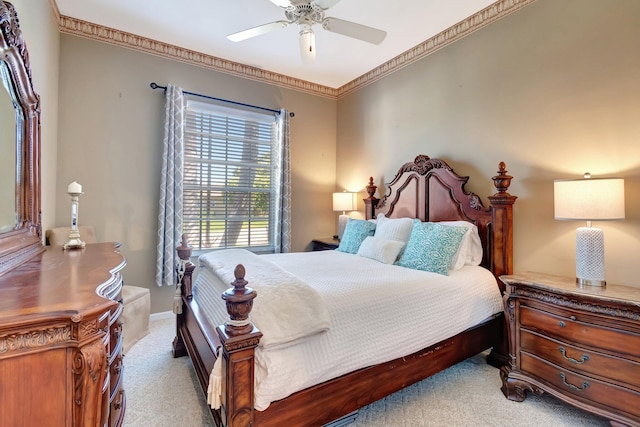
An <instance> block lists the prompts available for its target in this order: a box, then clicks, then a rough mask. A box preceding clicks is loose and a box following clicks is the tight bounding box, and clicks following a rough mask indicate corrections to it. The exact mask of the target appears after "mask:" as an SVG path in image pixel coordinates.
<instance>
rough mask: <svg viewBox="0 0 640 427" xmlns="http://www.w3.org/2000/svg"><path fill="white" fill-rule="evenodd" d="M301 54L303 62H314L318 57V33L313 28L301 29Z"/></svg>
mask: <svg viewBox="0 0 640 427" xmlns="http://www.w3.org/2000/svg"><path fill="white" fill-rule="evenodd" d="M299 41H300V56H301V57H302V60H303V62H313V61H315V59H316V35H315V34H314V33H313V30H312V29H311V28H304V29H301V30H300V39H299Z"/></svg>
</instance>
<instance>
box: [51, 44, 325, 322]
mask: <svg viewBox="0 0 640 427" xmlns="http://www.w3.org/2000/svg"><path fill="white" fill-rule="evenodd" d="M151 82H156V83H158V84H160V85H166V84H167V82H169V83H172V84H175V85H178V86H181V87H182V88H183V89H184V90H187V91H190V92H196V93H201V94H206V95H210V96H215V97H220V98H225V99H232V100H234V101H239V102H244V103H249V104H254V105H260V106H265V107H269V108H280V107H284V108H287V109H289V110H290V111H293V112H294V113H295V117H294V118H292V119H291V159H292V209H293V215H292V235H293V244H292V248H293V250H296V251H301V250H304V249H305V248H306V247H307V245H308V244H309V243H310V241H311V240H312V239H313V238H314V237H317V236H324V235H327V234H330V233H332V232H333V228H334V225H333V224H334V222H333V221H334V215H333V212H332V211H331V196H330V194H331V192H332V191H333V189H334V186H335V152H336V147H335V139H336V108H337V103H336V101H335V100H329V99H326V98H320V97H316V96H311V95H306V94H302V93H299V92H294V91H291V90H285V89H281V88H278V87H275V86H271V85H266V84H263V83H258V82H254V81H251V80H247V79H241V78H238V77H233V76H229V75H226V74H221V73H217V72H214V71H210V70H207V69H204V68H200V67H195V66H191V65H186V64H182V63H179V62H176V61H171V60H167V59H163V58H159V57H156V56H151V55H148V54H143V53H139V52H136V51H133V50H129V49H124V48H121V47H116V46H112V45H108V44H103V43H99V42H96V41H91V40H86V39H83V38H79V37H75V36H69V35H62V36H61V51H60V116H59V126H60V132H59V143H58V175H57V183H56V199H57V209H56V214H55V218H56V223H57V225H67V224H68V221H69V220H68V217H69V209H70V208H69V200H68V196H67V195H66V194H65V189H66V187H67V185H68V184H69V183H70V182H72V181H74V180H75V181H77V182H79V183H80V184H82V186H83V191H84V192H85V194H84V195H82V196H81V198H80V209H79V222H80V224H92V225H93V226H94V227H95V229H96V235H97V237H98V239H99V240H105V241H119V242H122V243H123V247H122V253H123V254H124V255H125V257H126V258H127V262H128V264H127V267H126V269H125V270H124V273H123V276H124V279H125V283H128V284H130V285H137V286H143V287H148V288H151V290H152V312H161V311H166V310H170V309H171V304H172V297H173V292H174V289H171V288H158V287H157V286H156V285H155V259H156V244H157V238H156V229H157V215H158V194H159V183H160V166H161V154H162V147H161V146H162V137H163V134H162V132H163V124H162V121H163V119H164V93H163V91H161V90H152V89H151V88H150V87H149V84H150V83H151Z"/></svg>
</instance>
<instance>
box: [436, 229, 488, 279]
mask: <svg viewBox="0 0 640 427" xmlns="http://www.w3.org/2000/svg"><path fill="white" fill-rule="evenodd" d="M440 224H442V225H448V226H453V227H466V228H467V232H466V233H465V234H464V237H463V238H462V242H461V243H460V247H459V248H458V252H457V253H456V256H454V257H453V261H452V262H451V269H452V270H460V269H461V268H462V267H463V266H464V265H465V264H466V265H480V263H481V262H482V242H481V241H480V235H479V234H478V227H477V226H476V225H475V224H472V223H470V222H467V221H440Z"/></svg>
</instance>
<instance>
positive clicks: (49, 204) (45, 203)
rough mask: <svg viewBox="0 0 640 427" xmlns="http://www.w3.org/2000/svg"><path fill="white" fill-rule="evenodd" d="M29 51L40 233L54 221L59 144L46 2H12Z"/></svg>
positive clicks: (54, 55)
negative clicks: (36, 104)
mask: <svg viewBox="0 0 640 427" xmlns="http://www.w3.org/2000/svg"><path fill="white" fill-rule="evenodd" d="M11 3H12V4H13V5H14V6H15V8H16V11H17V12H18V19H19V21H20V28H21V29H22V35H23V37H24V40H25V42H26V44H27V48H28V49H29V60H30V62H31V70H32V77H33V86H34V88H35V91H36V93H37V94H38V95H40V104H41V108H40V110H41V117H40V118H41V120H40V123H41V126H40V127H41V133H42V159H41V167H42V174H41V179H42V222H43V230H44V229H46V228H48V227H50V226H51V224H53V222H54V212H55V204H56V199H55V196H54V194H55V180H56V178H55V177H56V172H57V168H56V164H57V154H58V149H57V141H58V136H57V134H58V64H59V56H60V55H59V52H60V33H59V32H58V25H57V23H56V22H55V18H54V16H53V13H52V11H51V7H50V6H49V2H48V0H11Z"/></svg>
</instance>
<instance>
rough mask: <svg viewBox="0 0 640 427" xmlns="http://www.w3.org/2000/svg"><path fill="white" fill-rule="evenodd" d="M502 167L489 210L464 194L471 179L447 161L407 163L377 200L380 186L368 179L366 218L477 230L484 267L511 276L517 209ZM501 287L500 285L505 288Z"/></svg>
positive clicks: (473, 196) (419, 158)
mask: <svg viewBox="0 0 640 427" xmlns="http://www.w3.org/2000/svg"><path fill="white" fill-rule="evenodd" d="M512 178H513V177H511V176H509V175H507V171H506V169H505V164H504V163H503V162H500V165H499V170H498V175H497V176H494V177H493V178H492V179H493V182H494V185H495V187H496V189H497V190H498V192H497V193H495V194H493V195H492V196H489V201H490V204H491V206H490V207H485V206H484V205H483V204H482V200H480V198H479V197H478V196H477V195H476V194H474V193H469V192H467V191H466V190H465V189H464V186H465V184H466V183H467V181H468V180H469V177H468V176H460V175H458V174H457V173H455V172H454V171H453V169H452V168H451V167H450V166H449V165H448V164H447V163H446V162H445V161H443V160H440V159H431V158H429V156H425V155H422V154H421V155H418V156H417V157H416V158H415V160H414V161H413V162H409V163H405V164H404V165H403V166H402V167H401V168H400V170H399V171H398V172H397V174H396V176H395V178H393V180H392V181H391V182H390V183H388V184H387V194H386V195H385V196H384V197H382V198H381V199H378V198H377V197H375V192H376V189H377V186H376V185H374V181H373V177H372V178H369V185H368V186H367V193H368V194H369V197H367V198H366V199H364V202H365V206H366V209H365V211H366V218H367V219H371V218H375V217H376V216H377V215H378V214H379V213H383V214H385V216H387V217H390V218H402V217H408V218H418V219H420V220H421V221H458V220H463V221H468V222H471V223H473V224H475V225H476V226H477V227H478V232H479V233H480V239H481V240H482V247H483V249H484V254H483V260H482V265H483V266H485V267H486V268H488V269H489V270H491V271H492V272H493V273H494V275H495V276H496V277H499V276H500V275H502V274H511V273H512V272H513V271H512V270H513V204H514V203H515V201H516V198H517V197H516V196H512V195H511V194H509V193H508V192H507V190H508V188H509V185H510V184H511V179H512ZM501 286H502V284H501Z"/></svg>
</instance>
